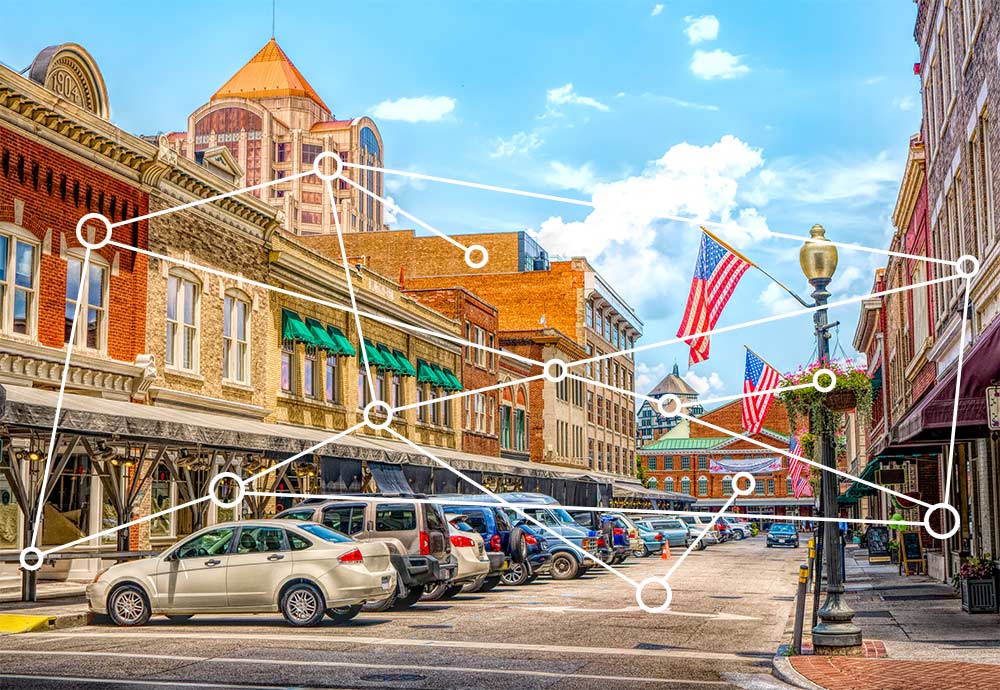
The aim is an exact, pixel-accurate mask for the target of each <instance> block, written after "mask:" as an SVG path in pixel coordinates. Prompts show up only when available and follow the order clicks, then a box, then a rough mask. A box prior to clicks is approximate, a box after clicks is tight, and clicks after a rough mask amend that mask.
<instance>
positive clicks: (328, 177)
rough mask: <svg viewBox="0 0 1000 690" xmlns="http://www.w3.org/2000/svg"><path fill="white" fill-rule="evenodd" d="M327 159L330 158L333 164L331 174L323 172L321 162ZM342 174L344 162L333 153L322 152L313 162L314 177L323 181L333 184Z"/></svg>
mask: <svg viewBox="0 0 1000 690" xmlns="http://www.w3.org/2000/svg"><path fill="white" fill-rule="evenodd" d="M327 158H332V159H333V163H334V170H333V172H332V173H325V172H323V161H325V160H326V159H327ZM343 172H344V161H343V160H342V159H341V158H340V156H338V155H337V154H336V153H334V152H333V151H323V152H322V153H321V154H319V155H318V156H316V160H314V161H313V173H315V175H316V177H318V178H319V179H321V180H323V181H325V182H333V181H334V180H336V179H337V178H338V177H340V176H341V174H343Z"/></svg>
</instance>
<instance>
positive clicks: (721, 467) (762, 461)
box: [708, 455, 781, 474]
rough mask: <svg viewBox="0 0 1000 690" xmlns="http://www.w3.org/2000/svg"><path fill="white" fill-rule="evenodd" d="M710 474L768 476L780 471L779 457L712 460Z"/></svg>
mask: <svg viewBox="0 0 1000 690" xmlns="http://www.w3.org/2000/svg"><path fill="white" fill-rule="evenodd" d="M708 468H709V472H711V473H712V474H735V473H737V472H749V473H750V474H768V473H769V472H778V471H779V470H780V469H781V456H780V455H777V456H774V457H764V458H762V457H757V456H750V457H745V458H721V459H720V458H712V460H711V462H710V464H709V466H708Z"/></svg>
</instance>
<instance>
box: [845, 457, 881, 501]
mask: <svg viewBox="0 0 1000 690" xmlns="http://www.w3.org/2000/svg"><path fill="white" fill-rule="evenodd" d="M879 462H880V460H879V458H875V459H874V460H872V461H871V462H869V463H868V464H867V465H865V468H864V469H863V470H861V474H859V475H858V479H863V480H864V481H866V482H872V483H875V470H877V469H878V466H879ZM875 492H876V489H873V488H872V487H870V486H868V485H867V484H862V483H861V482H854V483H853V484H851V488H849V489H848V490H847V491H846V492H844V494H843V495H842V496H840V497H838V500H840V499H844V501H843V502H844V503H857V500H858V499H859V498H861V497H862V496H871V495H873V494H874V493H875Z"/></svg>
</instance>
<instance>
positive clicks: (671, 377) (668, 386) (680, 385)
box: [648, 364, 698, 398]
mask: <svg viewBox="0 0 1000 690" xmlns="http://www.w3.org/2000/svg"><path fill="white" fill-rule="evenodd" d="M669 393H672V394H674V395H676V396H677V397H678V398H697V397H698V391H696V390H695V389H694V388H692V387H691V384H689V383H688V382H687V381H685V380H684V379H683V378H681V374H680V370H678V368H677V365H676V364H674V370H673V371H671V372H670V373H669V374H667V375H666V376H664V377H663V379H662V380H661V381H660V382H659V383H658V384H656V385H655V386H654V387H653V390H651V391H649V393H648V395H649V396H650V397H651V398H659V397H661V396H664V395H667V394H669Z"/></svg>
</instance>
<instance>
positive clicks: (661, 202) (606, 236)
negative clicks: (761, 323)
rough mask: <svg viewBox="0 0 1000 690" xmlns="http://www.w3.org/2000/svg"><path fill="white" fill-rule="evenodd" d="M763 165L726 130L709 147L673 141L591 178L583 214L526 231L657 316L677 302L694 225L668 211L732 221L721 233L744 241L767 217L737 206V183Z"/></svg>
mask: <svg viewBox="0 0 1000 690" xmlns="http://www.w3.org/2000/svg"><path fill="white" fill-rule="evenodd" d="M762 164H763V158H762V156H761V151H760V150H759V149H756V148H753V147H751V146H748V145H747V144H745V143H744V142H742V141H740V140H739V139H737V138H736V137H734V136H731V135H726V136H724V137H722V138H721V139H720V140H719V141H717V142H715V143H714V144H711V145H708V146H695V145H692V144H688V143H682V144H677V145H675V146H673V147H671V148H670V149H669V150H668V151H667V152H666V153H664V154H663V156H661V157H660V158H659V159H657V160H655V161H651V162H649V163H648V164H647V165H646V167H645V169H644V170H643V171H642V173H640V174H638V175H632V176H629V177H626V178H623V179H619V180H615V181H611V182H595V183H594V184H593V186H592V191H591V197H592V201H593V204H594V208H593V210H592V211H591V212H590V213H589V215H587V216H586V217H585V218H584V219H583V220H564V219H563V218H562V217H551V218H549V219H548V220H546V221H545V222H543V223H542V224H541V225H540V226H539V227H538V229H537V230H532V231H531V232H532V234H533V235H534V236H535V237H536V238H538V240H539V241H540V243H541V245H542V246H543V247H545V248H546V249H547V250H548V251H549V252H550V253H551V254H553V255H555V256H586V257H588V259H590V260H591V262H592V263H594V265H595V266H596V267H597V268H598V269H599V270H600V271H601V273H602V274H603V275H604V277H605V278H606V279H607V280H608V281H609V282H610V284H612V285H614V286H615V289H616V290H618V291H619V293H620V294H621V295H622V296H623V297H624V298H625V299H626V300H627V301H628V302H630V303H631V304H632V305H633V306H635V307H636V308H638V310H639V313H641V314H642V315H643V318H644V319H646V320H654V319H657V318H662V317H663V316H665V315H666V314H668V313H671V312H672V311H673V310H675V309H677V308H679V307H678V305H677V294H679V293H684V292H685V290H686V286H687V285H688V284H689V283H690V279H691V275H690V270H691V264H692V263H693V261H694V259H693V257H694V253H695V252H696V251H697V249H696V247H697V243H698V237H699V236H698V232H697V228H696V227H695V226H692V225H691V224H690V223H687V222H684V223H681V222H673V221H670V220H669V218H670V217H678V216H679V217H685V218H688V217H694V218H706V219H712V220H720V219H721V221H722V222H724V223H726V222H735V223H738V224H740V225H741V228H740V229H736V228H723V229H721V230H720V233H721V234H723V235H724V236H725V238H726V239H727V240H728V241H731V242H733V243H734V244H736V245H737V246H741V245H743V246H745V245H746V244H747V243H749V242H750V241H751V240H752V239H754V238H757V237H759V236H760V235H761V233H760V231H761V230H766V221H765V219H764V218H763V217H762V216H761V215H760V214H758V213H757V211H756V210H755V209H753V208H740V207H739V206H738V204H737V192H738V187H739V184H740V181H741V180H742V179H744V178H745V177H746V176H747V175H748V174H749V173H750V172H751V171H753V170H754V169H756V168H758V167H760V166H761V165H762ZM590 172H591V173H592V172H593V171H590ZM580 179H584V186H585V184H586V182H588V181H587V180H586V179H585V178H583V177H582V176H581V177H580ZM743 226H745V227H743Z"/></svg>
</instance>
